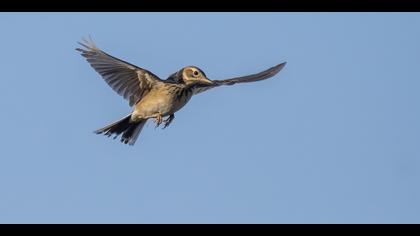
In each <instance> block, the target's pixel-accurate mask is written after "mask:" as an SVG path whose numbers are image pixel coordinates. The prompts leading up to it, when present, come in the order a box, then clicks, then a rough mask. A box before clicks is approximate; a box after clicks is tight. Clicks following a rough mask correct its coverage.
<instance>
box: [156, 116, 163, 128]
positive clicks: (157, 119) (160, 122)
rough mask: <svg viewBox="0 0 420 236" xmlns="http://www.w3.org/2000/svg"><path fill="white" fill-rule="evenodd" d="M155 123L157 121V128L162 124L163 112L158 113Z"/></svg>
mask: <svg viewBox="0 0 420 236" xmlns="http://www.w3.org/2000/svg"><path fill="white" fill-rule="evenodd" d="M155 123H156V126H155V128H157V127H159V125H160V124H162V115H161V114H158V115H157V116H156V118H155Z"/></svg>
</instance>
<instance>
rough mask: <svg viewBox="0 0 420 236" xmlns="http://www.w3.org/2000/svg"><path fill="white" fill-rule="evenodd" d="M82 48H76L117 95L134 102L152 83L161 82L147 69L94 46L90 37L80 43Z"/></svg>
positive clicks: (146, 91) (147, 90) (138, 99)
mask: <svg viewBox="0 0 420 236" xmlns="http://www.w3.org/2000/svg"><path fill="white" fill-rule="evenodd" d="M79 44H80V45H82V46H83V47H84V49H81V48H76V50H77V51H79V52H81V55H82V56H83V57H85V58H86V60H87V61H88V62H89V64H90V65H91V66H92V68H93V69H95V70H96V71H97V72H98V73H99V74H100V75H101V76H102V78H103V79H104V80H105V81H106V83H107V84H108V85H109V86H110V87H111V88H112V89H113V90H114V91H115V92H117V93H118V94H119V95H121V96H123V97H124V98H125V99H127V100H128V101H129V104H130V106H132V105H134V104H136V103H137V102H138V101H140V99H141V98H142V97H143V96H144V95H145V94H146V93H148V92H149V91H150V89H151V87H152V86H153V84H155V83H157V82H161V80H160V79H159V77H157V76H156V75H154V74H153V73H151V72H150V71H148V70H145V69H142V68H139V67H137V66H135V65H132V64H130V63H128V62H125V61H123V60H120V59H118V58H116V57H113V56H111V55H109V54H107V53H105V52H104V51H102V50H100V49H99V48H97V47H96V45H95V43H94V42H93V41H92V39H90V40H89V41H88V40H85V39H83V43H80V42H79Z"/></svg>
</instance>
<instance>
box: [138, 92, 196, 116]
mask: <svg viewBox="0 0 420 236" xmlns="http://www.w3.org/2000/svg"><path fill="white" fill-rule="evenodd" d="M190 98H191V97H188V98H187V97H182V98H177V96H175V95H173V94H167V93H160V94H158V95H155V94H150V95H147V96H145V97H144V98H143V99H142V100H141V101H140V102H139V103H138V104H137V105H136V107H135V109H134V111H133V115H134V116H135V117H137V118H142V119H146V118H152V117H156V116H157V115H158V114H160V115H162V116H168V115H171V114H173V113H175V112H176V111H178V110H179V109H181V108H182V107H183V106H184V105H185V104H186V103H187V102H188V100H189V99H190Z"/></svg>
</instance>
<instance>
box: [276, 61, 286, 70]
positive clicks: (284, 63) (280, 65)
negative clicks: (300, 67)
mask: <svg viewBox="0 0 420 236" xmlns="http://www.w3.org/2000/svg"><path fill="white" fill-rule="evenodd" d="M286 64H287V61H285V62H283V63H280V64H278V65H277V67H279V68H280V69H283V67H284V66H285V65H286Z"/></svg>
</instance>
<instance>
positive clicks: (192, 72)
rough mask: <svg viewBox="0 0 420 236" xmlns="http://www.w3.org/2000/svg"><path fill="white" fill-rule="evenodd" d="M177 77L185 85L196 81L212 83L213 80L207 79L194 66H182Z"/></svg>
mask: <svg viewBox="0 0 420 236" xmlns="http://www.w3.org/2000/svg"><path fill="white" fill-rule="evenodd" d="M179 77H180V78H181V79H182V81H183V82H184V83H185V84H187V85H189V84H196V83H204V84H213V81H211V80H209V79H208V78H207V77H206V74H204V72H203V71H202V70H201V69H200V68H198V67H196V66H187V67H184V68H182V69H181V70H180V71H179Z"/></svg>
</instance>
